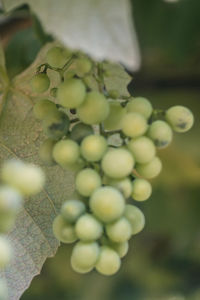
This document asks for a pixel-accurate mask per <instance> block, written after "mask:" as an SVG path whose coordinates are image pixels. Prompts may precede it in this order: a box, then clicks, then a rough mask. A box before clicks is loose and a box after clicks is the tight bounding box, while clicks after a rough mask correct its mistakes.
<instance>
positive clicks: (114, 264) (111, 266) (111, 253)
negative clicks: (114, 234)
mask: <svg viewBox="0 0 200 300" xmlns="http://www.w3.org/2000/svg"><path fill="white" fill-rule="evenodd" d="M120 265H121V261H120V257H119V255H118V254H117V252H116V251H115V250H113V249H112V248H110V247H107V246H103V247H101V250H100V255H99V259H98V261H97V263H96V269H97V271H98V272H99V273H101V274H103V275H113V274H115V273H117V271H118V270H119V268H120Z"/></svg>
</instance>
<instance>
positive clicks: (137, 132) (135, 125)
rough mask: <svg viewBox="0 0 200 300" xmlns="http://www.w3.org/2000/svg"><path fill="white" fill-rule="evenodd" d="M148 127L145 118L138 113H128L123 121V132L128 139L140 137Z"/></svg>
mask: <svg viewBox="0 0 200 300" xmlns="http://www.w3.org/2000/svg"><path fill="white" fill-rule="evenodd" d="M147 128H148V125H147V121H146V119H145V117H144V116H143V115H140V114H138V113H134V112H131V113H127V114H126V115H125V116H124V117H123V119H122V131H123V133H124V134H125V135H126V136H128V137H132V138H135V137H138V136H141V135H143V134H144V133H145V132H146V131H147Z"/></svg>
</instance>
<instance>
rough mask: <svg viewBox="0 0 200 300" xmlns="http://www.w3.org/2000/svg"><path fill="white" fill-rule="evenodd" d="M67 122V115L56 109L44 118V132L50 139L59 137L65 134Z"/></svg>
mask: <svg viewBox="0 0 200 300" xmlns="http://www.w3.org/2000/svg"><path fill="white" fill-rule="evenodd" d="M69 123H70V122H69V118H68V116H67V115H66V114H65V113H63V112H61V111H57V112H55V113H53V114H50V115H49V116H47V117H46V118H45V119H44V121H43V129H44V133H45V134H46V135H47V136H48V137H50V138H52V139H60V138H62V137H63V136H64V135H66V134H67V132H68V130H69Z"/></svg>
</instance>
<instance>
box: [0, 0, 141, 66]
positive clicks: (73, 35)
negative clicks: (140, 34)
mask: <svg viewBox="0 0 200 300" xmlns="http://www.w3.org/2000/svg"><path fill="white" fill-rule="evenodd" d="M24 3H27V4H29V5H30V7H31V8H32V10H33V11H34V12H35V13H36V14H37V15H38V17H39V19H40V21H41V22H42V24H43V26H44V28H45V30H46V31H47V32H49V33H51V34H53V35H54V36H55V37H56V38H57V39H58V40H60V41H61V42H63V43H64V44H65V45H66V46H68V47H70V48H72V49H80V50H83V51H84V52H86V53H88V54H89V55H91V56H92V57H94V58H95V59H98V60H102V59H108V60H110V61H114V62H121V63H123V64H125V65H126V66H127V67H128V68H130V69H132V70H137V69H138V68H139V65H140V55H139V49H138V43H137V38H136V34H135V30H134V27H133V24H132V20H131V7H130V3H129V0H109V1H108V0H84V1H82V0H73V1H71V0H59V4H58V2H57V1H54V0H43V1H41V0H3V5H4V8H5V10H7V11H8V10H11V9H13V8H16V7H17V6H19V5H21V4H24Z"/></svg>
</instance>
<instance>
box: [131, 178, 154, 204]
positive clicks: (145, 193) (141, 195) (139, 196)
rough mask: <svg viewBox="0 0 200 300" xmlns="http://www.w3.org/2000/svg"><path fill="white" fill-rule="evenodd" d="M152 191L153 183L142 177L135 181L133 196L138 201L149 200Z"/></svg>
mask: <svg viewBox="0 0 200 300" xmlns="http://www.w3.org/2000/svg"><path fill="white" fill-rule="evenodd" d="M151 193H152V187H151V184H150V183H149V182H148V181H147V180H145V179H142V178H137V179H135V180H134V181H133V192H132V197H133V199H134V200H136V201H145V200H147V199H148V198H149V197H150V196H151Z"/></svg>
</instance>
